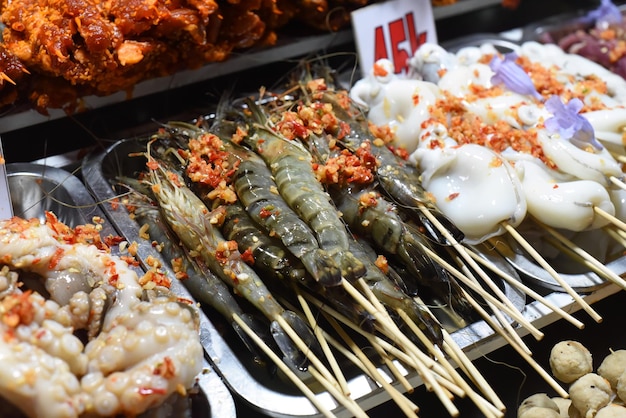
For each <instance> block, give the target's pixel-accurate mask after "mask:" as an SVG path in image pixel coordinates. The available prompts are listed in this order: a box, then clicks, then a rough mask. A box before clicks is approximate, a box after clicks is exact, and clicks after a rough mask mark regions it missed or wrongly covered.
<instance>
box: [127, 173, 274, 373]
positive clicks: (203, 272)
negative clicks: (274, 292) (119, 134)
mask: <svg viewBox="0 0 626 418" xmlns="http://www.w3.org/2000/svg"><path fill="white" fill-rule="evenodd" d="M133 183H138V182H137V181H133V180H132V179H126V181H125V182H124V184H125V185H127V186H129V185H130V184H133ZM139 186H141V185H139ZM135 190H137V189H135ZM142 193H144V194H142ZM149 195H150V192H149V191H142V192H139V191H134V192H133V193H130V194H129V195H128V198H129V203H128V204H129V205H130V206H131V207H132V208H133V209H132V211H131V213H132V215H133V216H134V218H135V220H136V221H137V222H138V223H139V224H140V225H145V226H147V230H146V231H145V232H146V234H147V236H148V237H149V239H150V240H151V241H152V242H153V243H156V245H158V246H159V253H161V254H162V255H163V257H164V258H165V259H168V260H171V264H172V270H173V271H174V274H175V275H176V277H177V278H178V279H179V280H180V281H181V282H182V283H183V285H184V286H185V287H186V288H187V290H189V293H191V295H192V296H193V297H194V298H195V299H196V300H197V301H199V302H201V303H203V304H206V305H207V306H210V307H212V308H213V309H215V310H216V311H217V312H219V313H220V314H221V315H222V316H223V317H224V318H226V319H227V320H228V321H229V323H230V325H231V326H232V328H233V329H234V330H235V333H236V334H237V336H238V337H239V338H240V339H241V340H242V342H243V343H244V344H245V346H246V348H247V349H248V351H250V353H251V354H252V355H253V357H254V362H255V363H256V364H259V365H263V363H265V359H264V356H263V355H262V354H261V353H259V351H258V349H257V347H256V345H255V344H254V343H253V342H252V341H250V338H249V337H248V335H247V334H246V333H244V332H243V331H242V330H241V326H240V325H239V324H238V323H237V322H236V321H234V320H233V317H234V316H235V315H236V316H238V317H240V318H241V320H242V321H244V322H245V323H246V325H247V326H248V327H249V328H250V329H252V330H254V332H255V334H256V335H259V336H260V337H261V338H262V339H263V340H265V341H266V343H267V340H268V335H267V334H268V333H267V325H266V324H264V323H263V321H260V320H259V319H258V318H256V317H254V316H253V315H251V314H249V313H246V312H244V310H243V309H242V308H241V306H240V305H239V303H238V302H237V301H236V299H235V297H234V296H233V295H232V292H231V290H230V288H229V287H228V286H226V284H225V283H224V282H223V281H222V280H221V279H220V278H219V277H217V275H216V274H215V273H213V272H212V271H211V270H210V269H209V268H207V267H206V265H205V264H204V263H203V262H202V260H201V259H200V257H198V256H195V257H194V256H193V255H192V254H190V253H189V251H187V252H186V251H185V248H184V247H182V246H180V245H178V244H177V240H176V238H175V236H174V233H173V232H172V231H171V229H170V228H169V226H168V225H167V223H166V222H165V220H164V219H163V216H162V214H161V212H160V210H159V208H158V206H156V205H154V204H153V202H152V200H151V197H150V196H149Z"/></svg>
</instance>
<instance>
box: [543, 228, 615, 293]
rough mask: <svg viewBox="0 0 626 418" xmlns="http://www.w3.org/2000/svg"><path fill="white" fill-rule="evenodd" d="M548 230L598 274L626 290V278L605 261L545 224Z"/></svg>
mask: <svg viewBox="0 0 626 418" xmlns="http://www.w3.org/2000/svg"><path fill="white" fill-rule="evenodd" d="M545 228H546V230H547V231H548V232H550V234H552V235H553V236H554V237H555V238H556V239H557V240H559V241H560V242H562V243H563V244H565V246H566V247H567V248H569V249H570V250H571V251H572V252H573V253H574V254H576V255H577V256H579V257H580V258H582V259H583V260H584V261H585V262H587V265H588V266H589V267H590V268H591V269H593V270H595V271H596V272H597V273H598V274H600V275H601V276H604V277H605V278H606V279H608V280H609V281H610V282H612V283H614V284H616V285H617V286H619V287H621V288H622V289H624V290H626V280H624V279H622V278H621V277H620V276H619V275H618V274H616V273H615V272H614V271H613V270H611V269H610V268H608V267H607V266H605V265H604V264H603V263H601V262H600V261H599V260H598V259H596V258H595V257H593V256H592V255H591V254H589V253H588V252H587V251H585V250H583V249H582V248H580V247H579V246H578V245H576V244H575V243H574V242H572V241H571V240H569V239H567V238H566V237H565V236H563V234H561V233H559V232H558V231H556V230H555V229H554V228H551V227H549V226H547V225H546V226H545Z"/></svg>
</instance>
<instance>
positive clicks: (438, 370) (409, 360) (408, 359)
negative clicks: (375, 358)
mask: <svg viewBox="0 0 626 418" xmlns="http://www.w3.org/2000/svg"><path fill="white" fill-rule="evenodd" d="M304 296H305V297H306V299H307V300H308V301H309V302H311V303H313V304H314V305H315V306H317V307H318V308H319V309H320V310H321V311H322V312H325V313H327V314H329V315H331V316H332V317H333V318H335V319H337V320H338V321H340V322H341V323H342V324H344V325H345V326H347V327H348V328H350V329H352V330H353V331H354V332H356V333H358V334H360V335H362V336H364V337H365V338H367V339H371V340H374V341H375V343H376V344H379V345H380V346H381V347H383V349H384V350H385V351H387V352H388V353H390V354H391V355H392V356H394V357H396V358H398V359H400V360H401V361H402V362H403V363H405V364H407V365H409V366H411V367H413V368H414V369H417V367H418V366H416V365H415V358H414V357H415V356H410V355H409V354H407V353H406V352H405V351H402V350H400V349H399V348H398V347H396V346H394V345H392V344H390V343H389V342H388V341H386V340H384V339H382V338H381V337H379V336H377V335H374V334H371V333H369V332H366V331H364V330H363V329H361V328H360V327H359V326H357V325H356V324H354V323H353V322H352V321H350V320H349V319H348V318H346V317H345V316H344V315H342V314H341V313H339V312H337V311H336V310H334V309H333V308H331V307H329V306H328V305H326V304H324V303H323V302H322V301H320V300H319V299H317V298H315V297H314V296H313V295H311V294H308V293H305V294H304ZM416 354H417V356H418V357H419V360H421V362H422V363H423V364H424V365H425V366H426V367H428V368H429V369H431V370H433V372H434V373H435V374H436V375H439V376H442V377H444V378H446V379H449V380H451V377H450V376H449V375H448V373H447V372H446V371H445V369H443V368H442V367H441V365H439V364H438V363H437V362H435V361H434V360H433V359H432V358H431V357H429V356H427V355H426V354H424V353H421V352H416Z"/></svg>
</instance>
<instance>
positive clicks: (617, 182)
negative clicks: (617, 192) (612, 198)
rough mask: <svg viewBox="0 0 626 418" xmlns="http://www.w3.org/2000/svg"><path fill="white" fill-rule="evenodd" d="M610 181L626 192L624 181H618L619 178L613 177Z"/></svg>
mask: <svg viewBox="0 0 626 418" xmlns="http://www.w3.org/2000/svg"><path fill="white" fill-rule="evenodd" d="M622 162H624V161H622ZM609 180H610V181H611V183H613V184H615V185H616V186H617V187H619V188H621V189H624V190H626V183H624V182H623V181H622V180H620V179H618V178H617V177H615V176H611V177H609Z"/></svg>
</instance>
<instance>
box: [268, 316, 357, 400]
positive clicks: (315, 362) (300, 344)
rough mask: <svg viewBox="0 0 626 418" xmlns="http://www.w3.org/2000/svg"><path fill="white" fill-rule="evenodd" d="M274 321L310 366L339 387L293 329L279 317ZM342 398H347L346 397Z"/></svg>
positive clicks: (333, 377)
mask: <svg viewBox="0 0 626 418" xmlns="http://www.w3.org/2000/svg"><path fill="white" fill-rule="evenodd" d="M274 320H275V321H276V322H277V323H278V325H280V327H281V328H282V329H283V331H285V333H287V335H288V336H289V338H291V340H292V341H293V342H294V344H295V345H296V346H297V347H298V349H299V350H301V351H302V352H303V353H305V355H306V357H307V358H308V359H309V360H310V361H311V364H312V365H314V366H315V367H316V368H317V369H318V370H319V372H320V373H322V374H323V375H324V377H325V378H326V380H328V381H329V382H333V384H334V385H335V386H336V387H339V383H338V382H337V379H336V378H335V376H333V374H332V373H330V371H329V370H328V369H327V368H326V366H324V364H323V363H322V362H321V361H320V359H319V358H317V356H316V355H315V354H313V353H312V352H311V349H310V347H308V346H307V345H306V343H305V342H304V341H302V339H301V338H300V336H299V335H298V334H297V333H296V332H295V331H294V330H293V328H291V326H290V325H289V324H288V323H287V321H285V319H283V317H282V316H280V315H275V318H274ZM344 397H345V398H347V396H344Z"/></svg>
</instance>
